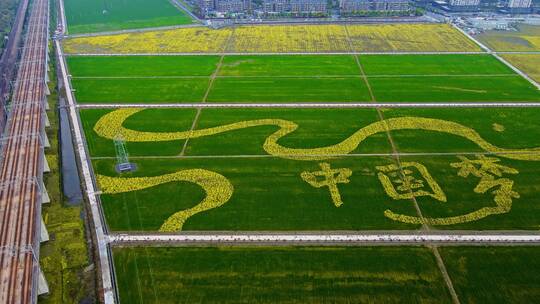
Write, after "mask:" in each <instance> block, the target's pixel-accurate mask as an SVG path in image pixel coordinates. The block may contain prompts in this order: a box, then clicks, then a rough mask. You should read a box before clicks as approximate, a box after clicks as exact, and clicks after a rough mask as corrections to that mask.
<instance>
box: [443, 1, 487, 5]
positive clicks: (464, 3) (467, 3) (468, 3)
mask: <svg viewBox="0 0 540 304" xmlns="http://www.w3.org/2000/svg"><path fill="white" fill-rule="evenodd" d="M448 4H449V5H450V6H478V5H480V0H450V1H449V2H448Z"/></svg>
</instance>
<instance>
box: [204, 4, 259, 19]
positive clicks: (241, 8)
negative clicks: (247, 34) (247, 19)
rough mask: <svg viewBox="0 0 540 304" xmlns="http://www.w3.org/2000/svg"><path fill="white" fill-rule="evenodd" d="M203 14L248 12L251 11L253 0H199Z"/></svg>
mask: <svg viewBox="0 0 540 304" xmlns="http://www.w3.org/2000/svg"><path fill="white" fill-rule="evenodd" d="M198 6H199V10H200V13H201V15H203V16H205V15H209V14H211V13H214V12H217V13H246V12H249V11H251V0H198Z"/></svg>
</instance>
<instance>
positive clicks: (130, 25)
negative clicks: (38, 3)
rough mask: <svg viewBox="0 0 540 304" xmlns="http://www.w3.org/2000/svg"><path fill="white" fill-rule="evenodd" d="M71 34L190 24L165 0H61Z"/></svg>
mask: <svg viewBox="0 0 540 304" xmlns="http://www.w3.org/2000/svg"><path fill="white" fill-rule="evenodd" d="M64 4H65V9H66V17H67V23H68V28H69V33H70V34H79V33H93V32H104V31H113V30H125V29H134V28H145V27H159V26H169V25H181V24H191V23H193V20H192V19H191V17H189V16H188V15H187V14H186V13H185V12H183V11H181V10H179V9H178V8H176V7H175V6H173V5H172V4H171V2H169V1H168V0H130V1H127V0H107V1H85V0H66V1H64Z"/></svg>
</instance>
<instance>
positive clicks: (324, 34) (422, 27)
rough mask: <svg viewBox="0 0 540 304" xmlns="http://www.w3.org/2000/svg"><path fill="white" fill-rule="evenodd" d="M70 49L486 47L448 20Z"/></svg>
mask: <svg viewBox="0 0 540 304" xmlns="http://www.w3.org/2000/svg"><path fill="white" fill-rule="evenodd" d="M63 45H64V49H65V51H66V53H103V54H110V53H121V54H129V53H146V54H147V53H221V52H226V53H260V52H264V53H291V52H293V53H304V52H309V53H314V52H315V53H325V52H422V51H426V52H429V51H431V52H480V51H481V50H480V48H479V47H478V46H477V45H476V44H475V43H474V42H473V41H471V40H469V39H468V38H467V37H466V36H465V35H463V34H462V33H460V32H459V31H458V30H456V29H454V28H453V27H452V26H450V25H448V24H376V25H357V24H349V25H335V24H326V25H292V26H291V25H253V26H236V27H225V28H221V29H218V30H215V29H210V28H207V27H198V28H181V29H173V30H162V31H149V32H143V33H129V34H119V35H108V36H98V37H79V38H72V39H68V40H65V41H64V44H63Z"/></svg>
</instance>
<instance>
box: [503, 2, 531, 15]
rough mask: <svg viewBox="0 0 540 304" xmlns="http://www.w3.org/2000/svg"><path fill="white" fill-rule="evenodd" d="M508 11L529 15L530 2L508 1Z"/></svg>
mask: <svg viewBox="0 0 540 304" xmlns="http://www.w3.org/2000/svg"><path fill="white" fill-rule="evenodd" d="M508 10H509V11H510V12H511V13H530V12H531V11H532V0H508Z"/></svg>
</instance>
